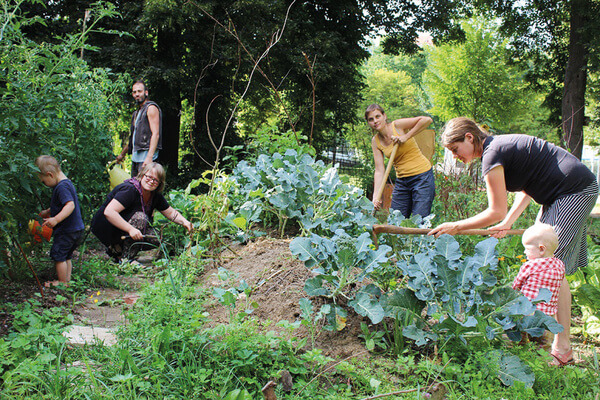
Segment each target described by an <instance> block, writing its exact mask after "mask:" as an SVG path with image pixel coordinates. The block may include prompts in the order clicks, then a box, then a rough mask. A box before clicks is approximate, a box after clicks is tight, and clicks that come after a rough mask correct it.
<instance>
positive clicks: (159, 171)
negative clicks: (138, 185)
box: [137, 162, 166, 193]
mask: <svg viewBox="0 0 600 400" xmlns="http://www.w3.org/2000/svg"><path fill="white" fill-rule="evenodd" d="M151 170H155V171H156V176H157V178H158V180H159V181H160V182H159V183H158V186H157V188H156V190H155V191H156V192H158V193H162V191H163V189H164V188H165V177H166V174H165V169H164V168H163V166H162V165H160V164H159V163H157V162H151V163H150V164H146V166H145V167H144V168H142V169H141V170H140V172H138V175H137V180H138V181H140V182H141V181H142V179H144V175H146V174H147V173H148V171H151Z"/></svg>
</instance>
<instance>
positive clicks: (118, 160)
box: [116, 142, 129, 163]
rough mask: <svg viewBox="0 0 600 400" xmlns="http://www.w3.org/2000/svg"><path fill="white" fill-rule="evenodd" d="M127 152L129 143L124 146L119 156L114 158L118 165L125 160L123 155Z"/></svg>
mask: <svg viewBox="0 0 600 400" xmlns="http://www.w3.org/2000/svg"><path fill="white" fill-rule="evenodd" d="M128 152H129V142H127V144H126V145H125V146H123V150H121V154H119V155H118V156H117V158H116V160H117V162H118V163H120V162H121V161H123V159H124V158H125V155H126V154H127V153H128Z"/></svg>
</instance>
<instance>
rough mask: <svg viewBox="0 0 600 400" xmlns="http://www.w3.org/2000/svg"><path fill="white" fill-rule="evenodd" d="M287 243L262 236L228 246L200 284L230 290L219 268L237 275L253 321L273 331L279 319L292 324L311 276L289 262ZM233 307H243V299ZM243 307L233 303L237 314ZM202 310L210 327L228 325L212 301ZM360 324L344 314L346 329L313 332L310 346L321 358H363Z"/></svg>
mask: <svg viewBox="0 0 600 400" xmlns="http://www.w3.org/2000/svg"><path fill="white" fill-rule="evenodd" d="M289 243H290V240H289V239H273V238H268V237H263V238H258V239H256V240H255V241H253V242H249V243H248V244H246V245H236V246H233V247H232V248H231V250H228V251H225V252H224V253H223V254H222V260H223V261H222V263H220V264H217V265H215V266H212V267H211V268H209V269H207V270H206V271H205V274H204V276H203V278H202V280H201V284H202V285H203V286H205V287H208V288H214V287H222V288H224V289H227V288H229V287H231V286H230V284H228V283H225V282H223V281H222V280H221V279H219V277H218V276H217V272H218V268H219V267H221V268H225V269H227V270H228V271H230V272H234V273H235V275H237V278H236V284H239V282H241V280H242V279H243V280H245V281H246V283H248V285H249V286H250V287H252V288H253V291H252V294H251V296H250V297H251V298H250V300H251V301H253V302H256V303H257V305H258V306H257V307H256V309H255V310H254V311H253V312H252V317H253V318H256V319H257V320H258V321H260V322H265V323H266V322H268V321H271V322H273V324H271V325H270V326H269V329H277V328H276V327H274V324H275V323H277V322H279V321H282V320H287V321H289V322H294V321H297V320H299V319H300V307H299V305H298V304H299V301H300V299H301V298H302V297H307V295H306V293H305V292H304V283H305V281H306V280H307V279H308V278H310V277H312V276H313V275H312V273H311V272H310V271H309V270H308V269H307V268H306V267H305V266H304V263H302V262H301V261H299V260H297V259H294V257H293V256H292V254H291V252H290V249H289ZM311 300H312V302H313V308H314V309H317V307H319V308H320V306H321V304H320V303H319V302H318V300H315V299H311ZM238 303H245V302H244V299H243V296H242V299H240V300H239V301H238ZM243 306H244V304H240V305H238V307H237V309H236V312H238V311H242V310H243ZM207 311H208V312H209V313H210V319H211V321H212V323H213V324H218V323H227V322H228V321H229V311H228V310H227V309H226V308H225V307H223V306H222V305H221V304H220V303H218V302H217V301H215V302H214V303H213V304H212V305H211V306H210V308H209V309H208V310H207ZM361 321H363V318H362V317H361V316H359V315H357V314H354V313H350V312H349V315H348V319H347V321H346V326H345V327H344V329H342V330H341V331H338V332H328V331H325V330H323V329H317V336H316V338H315V346H316V347H317V348H320V349H322V350H323V352H324V353H325V354H326V355H328V356H331V357H334V358H340V359H343V358H347V357H352V356H359V355H363V354H366V349H365V346H364V341H363V340H362V339H361V338H359V337H358V335H359V334H360V333H361V330H360V323H361ZM295 334H296V335H297V336H300V337H308V335H309V332H308V330H307V329H306V328H305V327H303V326H302V327H300V328H298V329H297V330H296V332H295ZM309 342H310V340H309Z"/></svg>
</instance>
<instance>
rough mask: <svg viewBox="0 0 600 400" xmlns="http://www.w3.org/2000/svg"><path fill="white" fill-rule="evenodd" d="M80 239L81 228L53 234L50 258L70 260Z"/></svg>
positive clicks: (59, 260)
mask: <svg viewBox="0 0 600 400" xmlns="http://www.w3.org/2000/svg"><path fill="white" fill-rule="evenodd" d="M82 239H83V230H81V231H77V232H66V233H59V234H58V235H54V241H53V242H52V248H51V249H50V258H51V259H52V260H54V261H56V262H61V261H67V260H70V259H71V256H72V255H73V252H74V251H75V249H76V248H77V247H78V246H79V245H80V244H81V242H82Z"/></svg>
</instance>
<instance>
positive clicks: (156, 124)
mask: <svg viewBox="0 0 600 400" xmlns="http://www.w3.org/2000/svg"><path fill="white" fill-rule="evenodd" d="M147 115H148V123H149V124H150V131H152V137H151V138H150V146H149V147H148V155H146V159H145V160H144V164H143V165H142V168H143V167H145V166H146V165H147V164H149V163H151V162H152V159H153V158H154V153H155V152H156V148H157V147H158V139H159V138H160V112H159V111H158V107H156V106H153V105H150V106H148V112H147Z"/></svg>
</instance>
